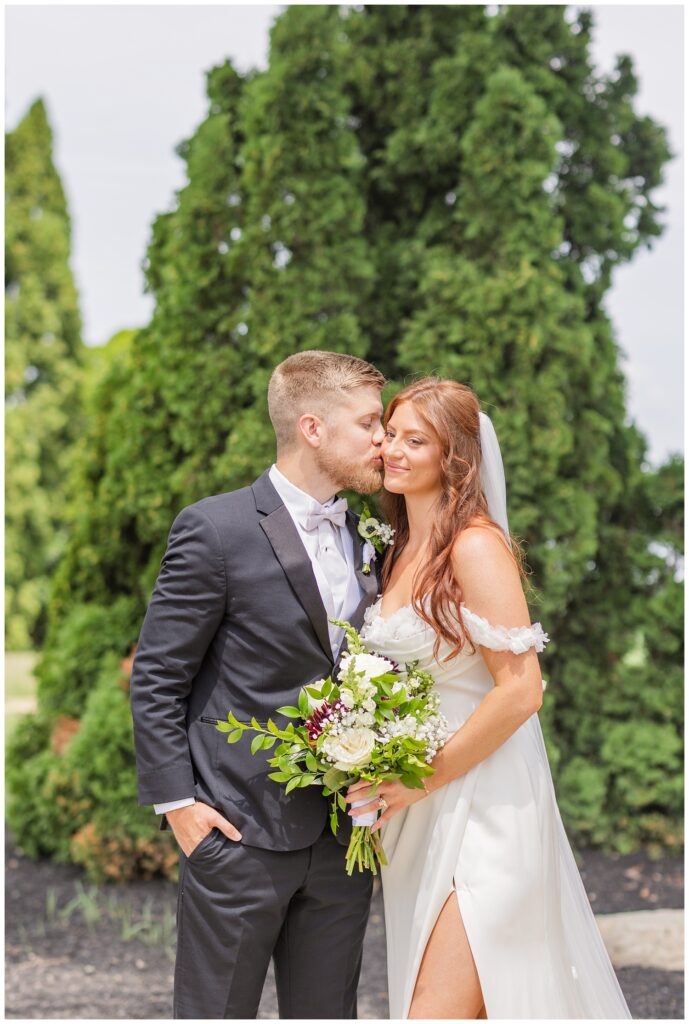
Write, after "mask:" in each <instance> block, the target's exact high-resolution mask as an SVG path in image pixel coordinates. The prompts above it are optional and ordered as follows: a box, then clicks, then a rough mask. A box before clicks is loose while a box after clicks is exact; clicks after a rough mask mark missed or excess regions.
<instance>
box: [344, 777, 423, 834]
mask: <svg viewBox="0 0 689 1024" xmlns="http://www.w3.org/2000/svg"><path fill="white" fill-rule="evenodd" d="M366 796H370V797H371V800H370V802H369V803H367V804H362V806H361V807H355V808H353V809H350V810H349V811H348V814H349V815H350V817H354V816H355V815H360V814H367V813H369V812H370V811H377V810H379V809H381V808H382V809H383V813H382V814H381V815H380V817H379V818H378V821H377V822H376V823H375V825H372V826H371V832H377V831H378V829H379V828H381V827H382V826H383V825H384V824H385V822H386V821H389V820H390V818H392V816H393V814H397V812H398V811H401V810H402V809H403V808H405V807H409V806H410V805H411V804H416V803H418V802H419V800H423V798H424V797H425V796H428V793H427V791H426V790H425V789H410V788H409V786H405V785H404V784H403V783H402V782H400V781H399V779H387V780H386V781H385V782H381V783H379V784H378V785H377V786H375V785H372V784H371V783H370V782H355V783H354V785H353V786H350V787H349V789H348V790H347V795H346V796H345V800H346V801H347V803H348V804H351V803H352V802H353V801H355V800H363V798H364V797H366ZM381 799H382V800H384V801H385V803H384V804H382V803H381Z"/></svg>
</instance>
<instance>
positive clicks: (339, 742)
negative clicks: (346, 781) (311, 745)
mask: <svg viewBox="0 0 689 1024" xmlns="http://www.w3.org/2000/svg"><path fill="white" fill-rule="evenodd" d="M375 742H376V734H375V733H374V732H373V730H372V729H363V728H354V729H347V730H346V731H345V732H343V733H342V734H341V735H339V736H328V738H327V739H326V740H325V742H324V744H323V750H324V751H325V753H326V754H328V756H329V757H333V758H335V767H336V768H339V770H340V771H342V772H347V771H349V769H350V768H357V767H359V766H361V765H364V764H368V762H369V761H370V760H371V754H372V752H373V748H374V746H375Z"/></svg>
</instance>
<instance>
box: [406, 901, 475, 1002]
mask: <svg viewBox="0 0 689 1024" xmlns="http://www.w3.org/2000/svg"><path fill="white" fill-rule="evenodd" d="M482 1010H483V1015H484V1019H485V1009H484V1007H483V994H482V992H481V984H480V982H479V977H478V972H477V970H476V964H475V963H474V958H473V956H472V953H471V947H470V946H469V940H468V939H467V935H466V932H465V930H464V923H463V921H462V915H461V914H460V912H459V904H458V902H457V894H456V893H455V891H454V890H453V891H452V892H451V893H450V895H449V896H448V898H447V900H446V901H445V904H444V906H443V909H442V910H441V911H440V914H439V915H438V920H437V921H436V923H435V927H434V928H433V931H432V933H431V937H430V939H429V940H428V945H427V946H426V950H425V952H424V955H423V960H422V961H421V967H420V969H419V974H418V977H417V979H416V988H415V989H414V996H413V999H412V1003H411V1008H410V1010H409V1017H410V1019H412V1018H417V1019H423V1018H425V1019H426V1020H452V1019H454V1020H476V1019H477V1018H478V1017H479V1015H481V1011H482Z"/></svg>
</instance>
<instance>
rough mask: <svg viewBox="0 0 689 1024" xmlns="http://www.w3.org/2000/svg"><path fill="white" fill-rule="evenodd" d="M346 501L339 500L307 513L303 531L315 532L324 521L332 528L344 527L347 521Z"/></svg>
mask: <svg viewBox="0 0 689 1024" xmlns="http://www.w3.org/2000/svg"><path fill="white" fill-rule="evenodd" d="M348 507H349V506H348V505H347V499H346V498H340V500H339V501H334V502H333V503H332V505H319V507H318V508H317V509H315V510H314V511H313V512H309V514H308V515H307V517H306V522H305V523H304V529H305V530H317V529H318V527H319V526H320V524H321V523H322V522H323V521H324V520H326V519H327V520H328V521H329V522H331V523H332V524H333V526H344V524H345V523H346V521H347V516H346V512H347V509H348Z"/></svg>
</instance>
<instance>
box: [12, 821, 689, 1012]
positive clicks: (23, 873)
mask: <svg viewBox="0 0 689 1024" xmlns="http://www.w3.org/2000/svg"><path fill="white" fill-rule="evenodd" d="M6 858H7V859H6V874H5V879H6V901H5V908H6V909H5V926H6V936H5V953H6V960H7V967H6V992H5V1013H6V1017H7V1018H8V1019H17V1018H25V1019H36V1018H48V1019H60V1018H61V1019H68V1018H72V1019H75V1018H76V1019H82V1018H96V1019H99V1018H101V1019H102V1018H115V1019H126V1018H131V1019H137V1020H141V1019H169V1018H170V1014H171V1006H172V973H173V965H174V936H175V922H174V916H175V900H176V888H175V886H174V885H173V884H171V883H170V882H166V881H164V880H162V879H160V880H156V881H152V882H135V883H130V884H128V885H125V886H105V885H103V886H96V885H93V884H91V883H88V882H86V881H85V880H84V875H83V872H82V870H81V869H80V868H77V867H75V866H73V865H59V864H54V863H52V862H51V861H39V862H38V863H35V862H32V861H30V860H28V858H26V857H25V856H24V855H23V854H22V853H21V851H20V850H18V849H17V848H16V847H15V846H14V845H13V843H12V841H11V837H9V836H8V837H7V843H6ZM578 860H579V865H580V870H581V875H582V878H583V880H584V884H585V886H586V889H587V892H588V894H589V898H590V900H591V903H592V906H593V909H594V911H595V912H596V913H619V912H623V911H632V910H649V909H656V908H661V907H662V908H681V907H682V906H683V861H682V860H681V858H664V859H663V860H660V861H651V860H649V859H648V857H646V855H645V854H630V855H627V856H624V857H608V856H605V855H603V854H601V853H599V852H598V851H586V852H584V853H582V854H580V855H579V857H578ZM617 973H618V977H619V980H620V984H621V986H622V989H623V991H624V993H625V996H626V998H627V1001H628V1003H629V1006H630V1009H631V1012H632V1015H633V1017H634V1018H636V1019H648V1018H656V1019H665V1020H671V1019H677V1020H681V1019H683V1016H684V1006H683V974H682V972H681V971H662V970H657V969H651V968H644V967H638V966H633V967H624V968H621V969H620V970H618V972H617ZM387 1012H388V1010H387V994H386V967H385V932H384V926H383V907H382V899H381V895H380V892H379V891H376V893H375V896H374V900H373V904H372V907H371V916H370V919H369V927H368V932H367V935H366V944H365V949H364V968H363V971H362V976H361V982H360V986H359V1017H360V1018H362V1019H376V1018H386V1017H387ZM259 1017H260V1018H262V1019H271V1018H273V1019H274V1018H276V1017H277V1004H276V1001H275V989H274V985H273V982H272V974H271V975H269V977H268V978H267V980H266V985H265V989H264V993H263V999H262V1002H261V1009H260V1012H259Z"/></svg>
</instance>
